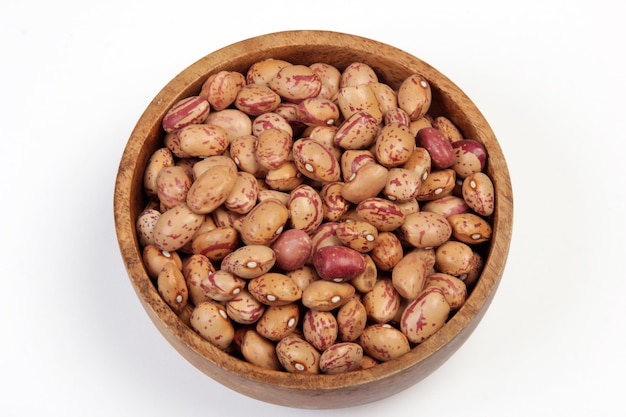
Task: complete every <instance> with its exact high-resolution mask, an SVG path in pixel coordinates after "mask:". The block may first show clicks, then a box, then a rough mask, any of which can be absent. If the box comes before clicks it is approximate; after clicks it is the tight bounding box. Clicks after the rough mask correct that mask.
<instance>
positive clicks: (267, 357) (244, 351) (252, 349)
mask: <svg viewBox="0 0 626 417" xmlns="http://www.w3.org/2000/svg"><path fill="white" fill-rule="evenodd" d="M241 355H242V356H243V358H244V359H245V360H246V361H248V362H250V363H251V364H254V365H257V366H260V367H261V368H265V369H271V370H274V371H280V370H282V369H283V367H282V365H281V364H280V361H279V360H278V356H277V355H276V346H275V345H274V343H272V342H271V341H270V340H267V339H266V338H265V337H263V336H261V335H260V334H259V333H257V332H256V331H254V330H252V329H248V330H246V331H245V332H244V334H243V337H242V338H241Z"/></svg>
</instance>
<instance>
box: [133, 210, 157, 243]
mask: <svg viewBox="0 0 626 417" xmlns="http://www.w3.org/2000/svg"><path fill="white" fill-rule="evenodd" d="M160 216H161V212H160V211H159V210H157V209H145V210H144V211H142V212H141V213H140V214H139V216H137V221H136V222H135V225H136V228H137V237H138V238H139V243H140V244H141V245H142V246H146V245H154V235H153V233H154V225H155V224H156V222H157V220H159V217H160Z"/></svg>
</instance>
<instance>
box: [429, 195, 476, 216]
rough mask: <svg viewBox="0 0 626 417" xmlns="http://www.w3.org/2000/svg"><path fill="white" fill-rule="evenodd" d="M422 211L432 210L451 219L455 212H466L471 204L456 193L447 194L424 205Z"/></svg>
mask: <svg viewBox="0 0 626 417" xmlns="http://www.w3.org/2000/svg"><path fill="white" fill-rule="evenodd" d="M422 211H430V212H432V213H437V214H441V215H442V216H443V217H445V218H447V219H448V221H449V220H450V216H452V215H454V214H460V213H466V212H468V211H469V206H468V205H467V203H466V202H465V200H463V198H461V197H459V196H456V195H447V196H444V197H441V198H437V199H435V200H431V201H428V202H426V203H425V204H424V205H422Z"/></svg>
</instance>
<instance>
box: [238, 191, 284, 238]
mask: <svg viewBox="0 0 626 417" xmlns="http://www.w3.org/2000/svg"><path fill="white" fill-rule="evenodd" d="M288 218H289V210H288V209H287V207H286V206H285V205H284V204H283V203H281V202H280V201H279V200H276V199H269V200H265V201H262V202H260V203H258V204H257V205H256V206H255V207H254V208H253V209H252V210H250V212H249V213H248V214H246V216H245V217H244V218H243V221H242V223H241V231H240V234H241V239H242V241H243V242H244V243H245V244H247V245H267V244H270V243H271V242H273V241H274V240H276V239H277V238H278V235H280V233H281V232H282V231H283V229H284V227H285V224H286V223H287V220H288Z"/></svg>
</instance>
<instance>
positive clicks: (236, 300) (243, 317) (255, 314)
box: [226, 289, 266, 324]
mask: <svg viewBox="0 0 626 417" xmlns="http://www.w3.org/2000/svg"><path fill="white" fill-rule="evenodd" d="M265 309H266V306H265V304H263V303H261V302H260V301H259V300H257V299H256V297H254V296H253V295H252V294H250V292H249V291H248V290H246V289H243V290H241V291H240V292H239V293H238V294H237V295H235V296H234V297H233V298H231V299H230V300H228V301H227V302H226V313H227V315H228V317H229V318H230V319H231V320H233V321H235V322H236V323H240V324H253V323H256V322H257V321H258V320H259V319H260V318H261V316H263V313H264V312H265Z"/></svg>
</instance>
